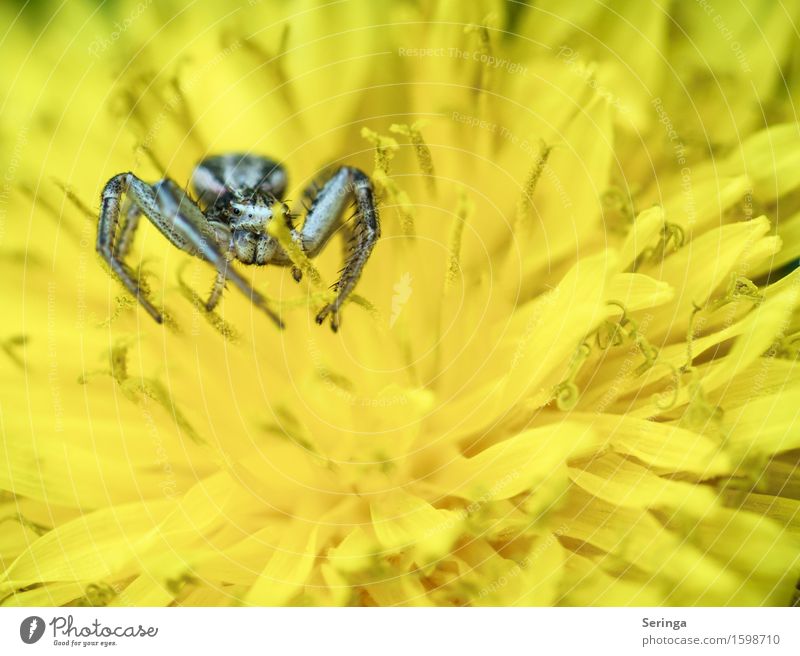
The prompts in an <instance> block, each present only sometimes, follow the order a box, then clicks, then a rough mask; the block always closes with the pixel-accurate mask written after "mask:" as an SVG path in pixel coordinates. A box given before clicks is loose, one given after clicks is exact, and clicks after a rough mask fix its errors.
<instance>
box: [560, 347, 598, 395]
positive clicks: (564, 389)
mask: <svg viewBox="0 0 800 656" xmlns="http://www.w3.org/2000/svg"><path fill="white" fill-rule="evenodd" d="M591 353H592V347H591V346H590V345H589V343H588V342H586V341H583V342H581V344H580V346H578V348H577V349H576V350H575V353H573V354H572V359H571V360H570V365H569V372H568V373H567V377H566V378H565V379H564V380H563V381H561V382H560V383H559V384H558V385H556V386H555V388H554V389H553V396H554V397H555V400H556V405H557V406H558V409H559V410H571V409H572V408H574V407H575V406H576V405H577V403H578V400H579V399H580V390H579V389H578V386H577V385H576V384H575V378H577V376H578V372H579V371H580V370H581V367H582V366H583V363H584V362H585V361H586V360H587V358H588V357H589V356H590V355H591Z"/></svg>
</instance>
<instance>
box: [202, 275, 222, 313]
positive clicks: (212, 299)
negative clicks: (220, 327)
mask: <svg viewBox="0 0 800 656" xmlns="http://www.w3.org/2000/svg"><path fill="white" fill-rule="evenodd" d="M223 289H225V274H224V273H222V272H221V271H217V277H216V278H214V286H213V287H212V288H211V295H210V296H209V297H208V300H207V301H206V310H208V311H209V312H211V310H213V309H214V308H215V307H217V303H219V299H221V298H222V290H223Z"/></svg>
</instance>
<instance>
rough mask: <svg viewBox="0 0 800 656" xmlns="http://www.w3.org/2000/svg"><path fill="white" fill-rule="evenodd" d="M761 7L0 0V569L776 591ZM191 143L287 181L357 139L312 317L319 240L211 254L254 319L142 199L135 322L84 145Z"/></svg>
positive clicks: (521, 594)
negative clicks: (358, 237) (144, 304)
mask: <svg viewBox="0 0 800 656" xmlns="http://www.w3.org/2000/svg"><path fill="white" fill-rule="evenodd" d="M762 4H763V7H762V10H761V11H756V12H754V13H753V14H752V15H751V14H748V15H745V14H744V13H742V12H740V11H738V10H736V11H735V10H731V11H730V12H728V13H725V14H724V15H723V14H722V13H720V14H718V15H717V14H715V16H716V18H715V16H710V15H709V14H708V13H707V12H705V11H704V10H703V6H702V3H697V8H694V9H693V10H688V9H687V8H686V7H684V6H680V7H675V8H674V11H673V14H672V15H671V14H670V13H669V10H670V6H669V5H671V3H624V2H622V3H614V4H612V6H610V7H607V8H601V6H600V5H597V7H596V9H594V10H593V11H592V12H587V10H586V4H585V3H566V6H565V3H555V2H553V3H537V6H536V8H531V7H524V6H522V5H516V4H515V3H504V2H500V1H499V0H482V1H480V2H471V3H460V2H448V1H446V0H441V1H439V2H419V3H415V2H394V3H375V2H370V1H369V0H348V1H347V2H344V3H329V4H322V3H316V2H312V1H310V0H309V1H307V2H306V1H303V2H294V3H279V2H272V1H270V0H264V1H263V2H248V3H244V4H242V5H241V6H238V7H234V8H228V7H227V6H225V7H223V6H221V5H220V4H219V3H210V2H209V3H205V2H197V3H190V4H189V5H183V4H182V3H161V2H159V3H150V2H148V1H147V0H143V1H140V2H137V1H136V0H131V1H128V2H119V3H116V4H114V5H113V6H112V7H111V8H104V9H102V10H95V9H94V8H93V7H90V6H89V4H88V3H85V4H84V3H81V2H74V3H65V4H63V5H62V6H61V7H59V8H58V9H57V10H56V13H55V14H54V15H53V16H52V17H48V20H47V21H44V20H43V17H42V16H40V15H38V14H36V12H35V11H30V12H27V13H25V12H23V13H22V14H21V15H19V16H17V15H16V14H15V13H14V11H13V10H12V9H11V8H10V7H9V6H8V4H5V5H3V7H2V8H0V14H2V17H3V19H4V20H3V21H2V24H4V25H10V26H11V28H10V29H9V30H8V33H7V34H6V35H5V38H4V39H3V40H2V41H0V52H2V55H3V56H2V59H3V61H4V62H6V63H7V64H8V62H12V63H13V65H10V66H7V68H8V70H9V71H10V72H9V74H7V75H5V76H4V77H3V80H2V84H3V94H2V95H3V97H4V98H5V100H4V101H3V111H2V124H0V129H1V130H2V138H3V141H4V143H5V144H6V145H7V147H6V148H4V149H3V154H2V160H0V166H2V169H0V171H1V172H2V175H3V176H4V177H3V187H2V193H1V194H0V249H1V251H2V270H3V281H4V283H3V289H4V296H3V299H4V303H3V307H4V310H5V313H6V316H5V317H4V321H3V324H2V326H3V327H2V333H0V339H2V349H1V352H0V362H2V364H0V367H2V371H3V376H2V382H1V383H0V389H1V390H2V396H0V399H2V401H1V403H2V405H0V435H2V447H1V448H0V489H2V490H3V496H2V515H0V519H1V520H2V524H3V530H2V532H0V565H1V566H2V574H1V575H0V599H1V600H2V603H3V604H5V605H51V604H52V605H61V604H73V605H74V604H90V605H134V606H137V605H154V606H157V605H170V604H172V605H187V606H188V605H231V604H253V605H288V604H291V605H346V604H351V605H556V604H560V605H787V604H789V603H791V601H792V598H793V591H794V588H795V582H796V581H797V580H798V575H800V556H799V555H798V554H800V550H798V533H800V472H798V459H797V454H798V453H800V430H798V425H797V411H796V408H797V407H798V404H799V403H800V396H799V394H800V386H798V381H800V378H799V377H798V376H797V354H798V346H797V344H798V330H799V329H800V314H798V305H800V298H799V297H798V290H799V289H800V272H798V271H797V270H796V269H795V270H792V266H793V263H794V262H796V261H797V259H798V256H800V214H798V213H797V207H798V202H797V201H798V198H800V174H799V173H798V171H800V166H798V161H797V159H798V153H800V130H798V125H797V124H796V123H794V122H792V121H793V120H794V113H793V111H792V107H793V105H792V100H793V99H792V94H793V93H794V90H796V89H797V88H798V87H797V85H794V86H792V85H791V84H790V83H789V82H790V81H789V82H787V81H785V80H783V78H782V77H780V71H781V70H790V67H789V66H788V64H789V63H790V61H791V58H792V57H796V53H795V52H794V51H795V50H796V49H794V48H793V42H792V38H793V33H792V32H791V30H790V29H789V27H788V24H786V23H784V22H781V17H782V16H783V14H780V13H779V10H778V9H774V8H772V3H767V2H765V3H762ZM791 4H796V3H791ZM287 5H289V6H287ZM551 5H552V6H551ZM786 7H787V4H786V3H782V4H781V5H780V12H785V11H788V10H787V9H786ZM792 10H793V11H794V13H793V16H794V17H795V18H796V17H797V15H798V14H797V11H796V7H793V8H792ZM714 11H717V10H714ZM719 11H720V12H721V11H722V9H721V8H720V9H719ZM726 11H727V10H726ZM748 21H749V22H748ZM720 25H722V27H720ZM759 28H763V29H759ZM715 30H716V32H715ZM726 30H727V31H729V32H730V33H731V34H733V35H734V37H735V38H734V37H731V38H728V37H727V36H726V35H727V34H728V32H726ZM740 34H745V35H747V37H746V38H744V37H742V36H737V35H740ZM734 41H735V43H736V48H735V50H736V51H741V52H742V53H743V54H744V56H745V57H746V58H747V65H748V66H749V67H750V69H751V71H750V72H747V71H745V70H744V69H743V68H742V62H741V60H740V59H737V52H734V51H733V50H732V48H734ZM695 45H696V46H697V47H696V48H694V49H693V46H695ZM673 57H674V59H673ZM679 62H680V67H681V68H679ZM791 70H795V71H796V70H797V69H796V67H795V68H794V69H791ZM681 71H688V72H687V73H685V74H684V73H682V72H681ZM701 73H702V74H701ZM715 76H717V77H718V78H719V79H720V80H723V81H724V84H721V85H720V86H719V87H714V88H713V89H711V88H709V86H708V84H709V80H714V79H717V77H715ZM781 84H785V86H784V87H780V85H781ZM781 88H783V89H784V91H783V92H781ZM715 94H716V95H715ZM704 96H705V97H704ZM712 96H714V97H713V98H712ZM693 99H696V102H695V101H693ZM728 100H730V101H731V104H730V105H726V111H725V112H724V113H723V114H721V115H720V116H719V117H718V116H717V114H716V113H715V109H718V108H719V106H720V102H722V101H728ZM767 105H769V111H764V112H762V111H760V109H761V108H763V107H765V106H767ZM225 152H251V153H259V154H263V155H269V156H272V157H275V158H278V159H280V160H281V161H282V162H284V164H285V165H286V167H287V170H288V171H289V174H290V181H289V188H288V192H287V198H288V199H290V204H292V205H294V206H295V207H299V205H298V203H299V199H300V198H301V195H302V191H303V189H304V187H305V185H306V184H307V183H308V181H309V180H312V179H314V178H315V177H316V176H317V175H318V174H319V172H320V171H322V170H323V169H324V168H325V167H326V166H327V165H330V164H332V163H333V164H341V163H348V164H352V165H354V166H358V167H360V168H361V169H363V170H364V171H366V172H367V173H368V174H369V175H370V176H371V178H372V180H373V184H374V187H375V189H376V192H377V194H378V196H379V198H380V212H381V217H382V233H383V235H382V237H381V239H380V241H379V242H378V244H377V246H376V247H375V250H374V252H373V254H372V256H371V258H370V260H369V262H368V264H367V266H366V269H365V272H364V275H363V276H362V278H361V280H360V281H359V283H358V285H357V287H356V289H355V293H354V294H353V296H351V298H350V302H348V303H347V304H346V305H345V306H344V307H343V308H342V325H341V328H340V330H339V332H338V333H333V332H331V331H330V330H329V329H328V328H327V327H325V326H323V327H320V326H317V325H316V324H315V322H314V316H315V314H316V313H317V311H318V310H319V309H320V308H321V307H322V306H323V305H324V304H325V303H326V302H327V301H328V300H329V299H330V291H329V289H328V288H329V286H330V285H331V284H332V283H334V282H335V280H336V276H337V270H338V268H339V267H340V266H341V249H340V248H339V246H338V244H337V243H333V244H332V245H329V246H328V247H327V248H326V249H325V250H324V251H323V252H322V253H321V254H320V256H319V257H317V258H315V259H313V260H306V259H304V257H303V255H302V253H301V252H299V251H298V252H296V253H294V258H295V259H296V260H297V262H296V263H297V264H298V265H299V266H301V269H303V271H304V273H305V274H306V275H305V276H304V278H303V280H302V281H301V282H300V284H299V285H298V284H297V283H295V282H294V280H293V279H292V276H291V275H290V274H289V271H288V269H285V268H281V267H263V268H257V267H243V266H241V265H238V264H237V263H234V264H233V265H232V266H237V267H238V270H239V271H240V272H241V273H242V275H244V276H245V277H246V279H247V280H248V282H249V283H251V284H252V285H253V286H254V287H255V288H256V289H258V290H259V291H260V292H261V293H263V294H264V295H265V297H266V298H267V299H268V301H269V303H270V307H273V308H275V309H276V311H277V312H279V314H280V315H281V317H282V319H283V321H284V322H285V323H286V329H285V330H283V331H281V330H278V329H277V328H276V326H275V325H274V324H273V323H272V322H270V321H269V319H268V318H267V317H266V316H264V314H263V313H262V312H260V311H259V310H258V308H256V307H255V306H254V305H252V304H251V303H250V302H249V301H248V299H247V298H245V297H243V296H242V295H241V294H237V293H230V294H226V295H225V297H224V299H223V301H222V303H221V304H220V305H219V306H218V307H217V308H216V309H215V310H214V311H211V312H209V311H206V310H205V309H204V307H203V299H204V298H205V297H206V296H205V295H206V293H207V292H208V290H209V289H210V288H211V285H212V282H213V280H214V271H213V268H211V267H209V266H208V265H207V264H205V263H203V262H202V261H200V260H198V259H196V258H192V257H190V256H189V255H187V254H186V253H183V252H181V251H180V250H178V249H176V248H174V247H172V246H171V245H170V244H169V243H168V242H167V241H166V240H165V239H164V238H163V236H162V235H161V234H160V233H159V232H158V230H156V229H154V227H153V226H152V225H148V222H147V221H143V222H142V224H141V227H140V229H139V230H138V231H137V234H136V239H135V243H134V246H133V250H132V252H131V256H130V260H129V264H130V266H131V268H132V269H133V270H135V271H136V272H137V274H138V275H139V276H140V278H141V280H142V282H143V285H144V287H145V289H146V292H147V294H148V297H149V298H150V299H151V300H152V302H153V303H154V304H155V305H156V306H157V307H158V308H163V311H164V312H165V316H166V321H165V323H164V324H162V325H159V324H156V323H155V322H153V321H152V319H151V318H150V317H149V316H148V315H147V313H146V312H144V311H143V309H142V308H141V307H140V306H139V304H138V303H137V301H136V300H135V299H132V298H131V297H130V296H129V295H128V294H127V292H126V291H125V290H124V289H123V287H122V286H121V285H120V284H119V283H118V282H117V281H116V280H115V279H114V278H112V277H111V276H110V275H109V272H108V270H107V268H105V267H103V266H102V263H101V260H100V258H99V257H98V256H97V255H96V253H95V246H94V243H95V235H96V230H97V220H98V219H97V217H98V212H99V198H100V192H101V189H102V188H103V186H104V184H105V183H106V181H107V180H108V179H109V178H111V177H112V176H113V175H115V174H117V173H120V172H125V171H133V172H135V174H136V175H137V176H139V177H140V178H142V179H144V180H148V181H155V180H158V179H160V178H162V177H164V176H169V177H170V178H172V179H174V180H175V181H176V182H177V183H178V184H179V185H184V184H188V181H189V180H190V177H191V172H192V170H193V167H194V166H195V164H196V163H197V162H198V161H200V160H201V159H202V158H204V157H206V156H208V155H209V154H211V153H225ZM301 211H302V210H301ZM270 229H271V231H272V233H271V234H273V235H275V236H276V237H277V238H279V239H281V240H282V241H283V243H284V244H286V243H287V235H286V233H285V232H282V228H281V226H280V225H277V224H276V225H275V226H272V227H271V228H270Z"/></svg>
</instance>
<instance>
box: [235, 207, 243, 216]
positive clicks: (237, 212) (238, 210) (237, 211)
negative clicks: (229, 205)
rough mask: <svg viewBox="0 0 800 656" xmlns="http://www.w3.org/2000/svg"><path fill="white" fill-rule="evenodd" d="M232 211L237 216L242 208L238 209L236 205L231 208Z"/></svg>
mask: <svg viewBox="0 0 800 656" xmlns="http://www.w3.org/2000/svg"><path fill="white" fill-rule="evenodd" d="M233 213H234V214H235V215H236V216H239V215H240V214H241V213H242V210H240V209H239V208H238V207H234V208H233Z"/></svg>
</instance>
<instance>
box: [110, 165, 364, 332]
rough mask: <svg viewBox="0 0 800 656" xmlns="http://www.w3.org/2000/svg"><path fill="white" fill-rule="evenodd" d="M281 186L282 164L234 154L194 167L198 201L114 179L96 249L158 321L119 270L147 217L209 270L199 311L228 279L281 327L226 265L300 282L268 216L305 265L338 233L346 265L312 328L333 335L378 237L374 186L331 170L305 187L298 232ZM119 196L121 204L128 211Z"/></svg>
mask: <svg viewBox="0 0 800 656" xmlns="http://www.w3.org/2000/svg"><path fill="white" fill-rule="evenodd" d="M320 183H321V184H320ZM286 184H287V177H286V172H285V170H284V168H283V166H281V164H279V163H277V162H275V161H273V160H271V159H268V158H266V157H260V156H257V155H249V154H240V153H230V154H224V155H215V156H212V157H208V158H206V159H204V160H202V161H201V162H200V163H199V164H198V165H197V166H196V167H195V169H194V173H193V174H192V186H193V187H194V189H195V192H196V194H197V200H193V199H192V198H191V197H190V196H189V195H188V194H187V193H186V192H185V191H184V190H183V189H181V187H180V186H178V185H177V184H176V183H175V182H174V181H173V180H170V179H169V178H164V179H163V180H159V181H158V182H156V183H155V184H148V183H146V182H144V181H142V180H141V179H139V178H137V177H136V176H135V175H134V174H133V173H120V174H118V175H115V176H114V177H113V178H111V179H110V180H109V181H108V182H107V183H106V186H105V187H104V189H103V193H102V197H101V202H102V205H101V210H100V219H99V222H98V226H97V250H98V252H99V253H100V255H101V256H102V257H103V259H104V260H106V262H108V264H109V266H110V267H111V270H112V271H113V273H114V274H115V275H116V276H117V277H118V278H119V279H120V280H121V281H122V283H123V284H124V285H125V287H126V288H127V289H128V290H129V291H130V292H131V293H132V294H133V295H134V296H135V297H136V298H137V299H138V300H139V303H141V304H142V306H143V307H144V309H145V310H147V312H148V314H150V316H151V317H153V319H155V320H156V321H157V322H159V323H161V322H162V321H163V317H162V315H161V313H159V311H158V310H156V308H155V306H153V304H152V303H151V302H150V300H149V299H148V298H147V297H146V296H145V294H144V293H143V292H142V290H141V288H140V287H139V284H138V283H137V281H136V280H135V279H134V276H133V274H132V272H131V271H130V269H129V268H128V267H127V266H126V265H125V262H124V259H125V257H126V255H127V254H128V252H129V251H130V247H131V242H132V241H133V236H134V232H135V231H136V226H137V224H138V222H139V217H140V216H141V215H142V214H144V215H145V216H146V217H147V218H148V219H149V220H150V221H151V222H152V223H153V224H154V225H155V226H156V227H157V228H158V229H159V230H160V231H161V232H162V234H163V235H164V236H165V237H166V238H167V239H168V240H169V241H170V242H172V244H173V245H175V246H177V247H178V248H180V249H181V250H183V251H186V252H187V253H189V254H191V255H194V256H196V257H199V258H201V259H203V260H206V261H208V262H210V263H211V264H213V265H214V266H215V267H216V270H217V277H216V280H215V281H214V286H213V289H212V290H211V295H210V296H209V298H208V301H207V302H206V309H208V310H209V311H211V310H213V309H214V307H216V305H217V303H218V302H219V300H220V297H221V296H222V290H223V288H224V287H225V283H226V280H230V281H231V282H233V284H234V285H236V287H238V288H239V289H240V290H241V291H242V292H243V293H244V294H246V295H247V296H248V297H250V299H251V300H252V302H253V303H254V304H255V305H256V306H258V307H259V308H260V309H261V310H263V311H264V312H265V313H266V314H267V315H269V317H270V318H271V319H272V320H273V321H274V322H275V323H276V324H277V325H278V327H280V328H283V327H284V324H283V321H282V320H281V319H280V317H279V316H278V315H277V314H276V313H275V312H274V311H273V310H271V309H270V308H269V307H268V305H267V303H266V300H265V299H264V297H263V296H262V295H261V294H259V293H258V292H257V291H256V290H254V289H253V288H252V287H251V286H250V285H249V284H248V283H247V281H245V279H244V278H242V276H241V275H239V273H238V272H237V271H236V270H235V269H234V268H233V267H232V266H230V264H229V263H230V261H231V260H233V259H236V260H239V261H240V262H242V263H243V264H256V265H264V264H277V265H280V266H291V267H292V276H293V277H294V279H295V280H296V281H297V282H299V281H300V280H301V278H302V272H301V271H300V269H299V268H297V267H296V266H294V265H293V264H292V261H291V260H290V258H289V256H288V254H287V253H286V251H285V250H284V248H283V247H282V246H281V245H280V243H279V242H278V240H277V239H275V238H274V237H272V236H270V235H269V234H268V233H267V224H268V223H269V222H270V221H272V220H273V218H275V219H278V220H284V221H285V222H286V225H287V227H288V229H289V234H290V236H291V239H292V240H293V242H294V243H295V244H297V245H298V246H299V247H300V248H301V249H302V251H303V252H304V253H305V254H306V255H307V256H308V257H314V256H315V255H317V254H318V253H319V252H320V251H322V249H323V248H324V247H325V245H326V244H327V242H328V240H329V239H330V237H331V236H332V235H333V234H334V233H335V232H336V231H337V230H341V231H342V233H343V235H344V238H345V264H344V268H343V269H342V271H341V276H340V277H339V280H338V281H337V282H336V283H335V284H334V286H333V289H334V290H335V291H336V293H337V294H336V298H335V299H334V300H333V302H331V303H328V304H327V305H325V307H323V308H322V310H320V312H319V313H318V314H317V316H316V322H317V323H318V324H322V322H323V321H324V320H325V318H326V317H327V316H328V315H330V317H331V324H330V325H331V329H332V330H333V331H334V332H336V331H337V330H338V328H339V313H340V309H341V306H342V304H343V303H344V302H345V300H346V299H347V297H348V296H349V295H350V293H351V292H352V291H353V288H354V287H355V286H356V283H357V282H358V280H359V278H360V277H361V272H362V271H363V269H364V265H365V264H366V262H367V259H368V258H369V256H370V254H371V252H372V249H373V247H374V246H375V242H376V241H377V240H378V237H379V236H380V224H379V217H378V210H377V208H376V206H375V199H374V193H373V188H372V182H371V181H370V179H369V177H368V176H367V175H366V174H365V173H364V172H362V171H361V170H359V169H357V168H354V167H351V166H340V167H338V168H335V169H333V170H332V171H330V172H329V173H328V174H327V175H326V176H325V177H323V178H322V179H320V181H319V183H318V182H314V183H312V184H311V185H310V186H309V187H308V188H307V189H306V191H305V194H304V200H305V201H306V202H304V206H305V209H306V217H305V220H304V221H303V226H302V228H301V229H300V230H297V229H296V228H295V226H294V218H295V216H296V215H294V214H292V213H291V212H290V211H289V208H288V206H287V205H286V203H285V202H283V195H284V191H285V190H286ZM123 197H126V199H127V200H126V203H125V204H123V203H122V198H123ZM353 200H354V201H355V208H356V211H355V215H354V216H355V221H354V224H353V226H352V227H351V226H350V225H349V224H348V223H347V222H345V221H343V220H342V214H343V212H344V210H345V208H346V207H347V206H348V205H349V203H350V202H351V201H353ZM120 214H121V215H122V217H123V218H122V221H120ZM118 224H120V225H119V228H118Z"/></svg>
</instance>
